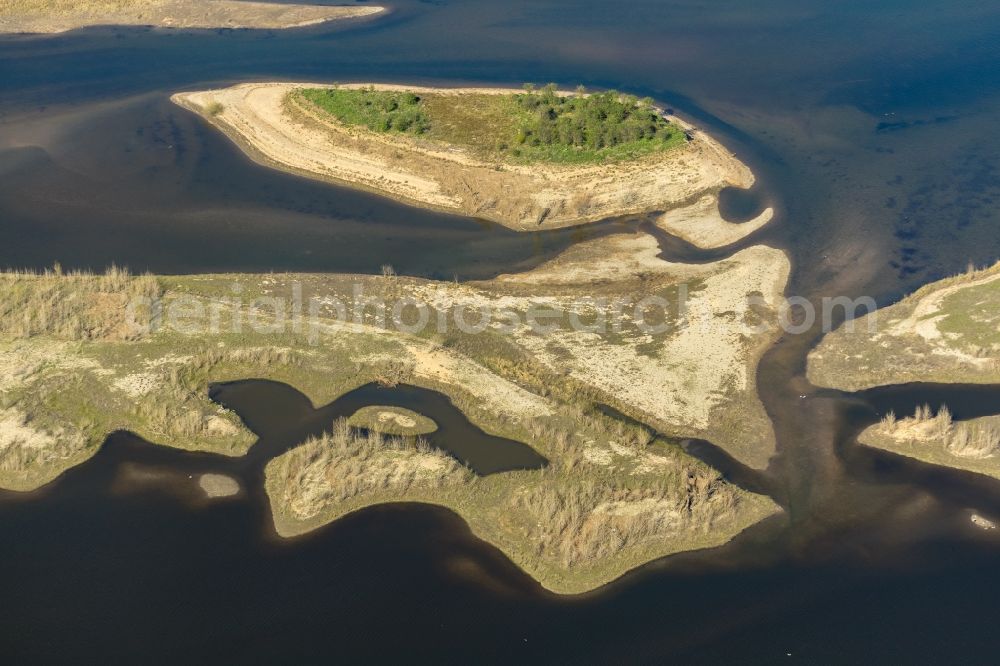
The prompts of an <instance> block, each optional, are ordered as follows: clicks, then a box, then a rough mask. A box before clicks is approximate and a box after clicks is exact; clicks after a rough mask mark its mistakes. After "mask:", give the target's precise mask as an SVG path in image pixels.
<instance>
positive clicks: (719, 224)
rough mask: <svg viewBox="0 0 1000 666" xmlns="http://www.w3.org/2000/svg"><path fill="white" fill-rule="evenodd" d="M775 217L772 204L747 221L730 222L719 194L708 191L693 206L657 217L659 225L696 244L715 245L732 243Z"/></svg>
mask: <svg viewBox="0 0 1000 666" xmlns="http://www.w3.org/2000/svg"><path fill="white" fill-rule="evenodd" d="M773 217H774V209H773V208H771V207H768V208H765V209H764V210H762V211H761V212H760V214H759V215H757V216H756V217H754V218H753V219H750V220H747V221H746V222H727V221H726V220H724V219H723V218H722V215H721V214H720V213H719V197H718V196H717V195H715V194H706V195H705V196H703V197H701V198H700V199H698V201H696V202H694V203H693V204H691V205H690V206H683V207H680V208H675V209H674V210H671V211H668V212H666V213H664V214H663V215H662V216H660V218H659V219H658V220H657V221H656V226H658V227H659V228H661V229H663V230H664V231H666V232H667V233H670V234H673V235H674V236H677V237H678V238H683V239H684V240H686V241H687V242H689V243H691V244H692V245H695V246H697V247H701V248H708V249H711V248H717V247H724V246H726V245H730V244H731V243H735V242H736V241H738V240H740V239H741V238H744V237H746V236H749V235H750V234H751V233H753V232H755V231H757V230H758V229H760V228H761V227H763V226H764V225H765V224H767V223H768V222H770V221H771V218H773Z"/></svg>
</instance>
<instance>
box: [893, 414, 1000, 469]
mask: <svg viewBox="0 0 1000 666" xmlns="http://www.w3.org/2000/svg"><path fill="white" fill-rule="evenodd" d="M878 429H879V431H880V432H881V433H882V434H884V435H887V436H889V437H892V438H893V439H895V440H898V441H909V442H911V443H912V442H919V441H933V440H936V441H939V442H940V443H941V446H943V447H944V449H945V450H946V451H947V452H948V453H950V454H951V455H953V456H958V457H959V458H989V457H990V456H992V455H993V454H995V453H997V452H998V451H1000V425H998V424H996V423H994V422H989V421H983V422H976V421H971V422H969V421H960V422H958V423H956V422H954V421H953V420H952V415H951V411H950V410H949V409H948V407H947V406H942V407H941V409H939V410H938V412H937V413H936V414H935V413H934V411H933V410H932V409H931V407H930V405H921V406H919V407H917V409H916V412H915V413H914V414H913V416H912V417H908V418H903V419H899V418H897V417H896V414H895V413H893V412H889V413H888V414H886V415H885V416H884V417H882V421H881V423H879V425H878Z"/></svg>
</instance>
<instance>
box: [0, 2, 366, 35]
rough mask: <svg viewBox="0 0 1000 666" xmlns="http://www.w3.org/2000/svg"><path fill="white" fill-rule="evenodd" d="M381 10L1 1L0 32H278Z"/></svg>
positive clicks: (249, 4) (239, 4) (238, 4)
mask: <svg viewBox="0 0 1000 666" xmlns="http://www.w3.org/2000/svg"><path fill="white" fill-rule="evenodd" d="M382 11H385V10H384V8H383V7H376V6H366V7H358V6H353V7H352V6H329V5H310V4H286V3H278V2H252V1H244V0H3V2H0V33H58V32H66V31H68V30H76V29H77V28H86V27H89V26H100V25H114V26H147V25H148V26H153V27H157V28H192V29H218V28H230V29H242V28H254V29H262V30H279V29H285V28H301V27H305V26H310V25H317V24H320V23H326V22H327V21H339V20H343V19H350V18H358V17H362V16H371V15H374V14H378V13H380V12H382Z"/></svg>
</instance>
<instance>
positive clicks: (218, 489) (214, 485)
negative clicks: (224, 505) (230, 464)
mask: <svg viewBox="0 0 1000 666" xmlns="http://www.w3.org/2000/svg"><path fill="white" fill-rule="evenodd" d="M198 485H199V486H200V487H201V489H202V490H204V491H205V494H206V495H208V496H209V497H232V496H233V495H236V494H238V493H239V492H240V484H239V482H238V481H237V480H236V479H234V478H233V477H231V476H226V475H225V474H202V475H201V476H199V477H198Z"/></svg>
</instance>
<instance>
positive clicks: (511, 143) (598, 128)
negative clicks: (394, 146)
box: [299, 85, 685, 163]
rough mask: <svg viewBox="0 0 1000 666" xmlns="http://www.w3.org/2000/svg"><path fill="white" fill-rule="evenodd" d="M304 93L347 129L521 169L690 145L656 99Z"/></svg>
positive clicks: (531, 93) (546, 93)
mask: <svg viewBox="0 0 1000 666" xmlns="http://www.w3.org/2000/svg"><path fill="white" fill-rule="evenodd" d="M299 94H300V95H301V97H302V99H304V100H306V101H307V102H309V103H311V104H313V105H314V106H316V107H318V108H319V109H321V110H322V111H324V112H326V113H328V114H330V115H332V116H333V117H334V118H336V119H337V120H339V121H340V122H342V123H345V124H347V125H354V126H359V127H364V128H366V129H368V130H369V131H372V132H377V133H400V134H408V135H412V136H419V137H422V138H427V139H432V140H436V141H441V142H444V143H449V144H453V145H461V146H465V147H468V148H472V149H474V150H476V151H477V152H480V153H481V154H483V155H484V156H486V157H493V158H496V157H500V158H504V159H508V160H511V161H515V162H554V163H595V162H598V163H599V162H616V161H622V160H628V159H634V158H636V157H639V156H641V155H645V154H648V153H652V152H656V151H661V150H666V149H668V148H670V147H673V146H675V145H679V144H681V143H683V142H684V140H685V137H684V132H683V131H681V130H680V129H679V128H678V127H676V126H674V125H672V124H671V123H670V122H669V121H668V120H667V119H666V118H664V117H663V116H662V115H660V113H658V112H657V110H656V109H655V108H654V106H653V102H652V100H650V99H648V98H647V99H641V100H640V99H637V98H635V97H633V96H631V95H622V94H620V93H617V92H615V91H609V92H604V93H596V94H590V95H587V94H585V93H584V92H583V90H582V89H580V90H578V92H577V94H575V95H561V94H559V93H557V92H556V88H555V86H554V85H548V86H545V87H544V88H543V89H542V90H541V91H535V90H534V89H532V88H531V87H530V86H527V87H526V90H525V92H523V93H511V94H509V95H503V94H486V93H470V94H464V95H453V94H447V93H429V94H420V95H418V94H416V93H413V92H406V91H382V90H375V89H374V88H358V89H345V88H308V89H305V90H302V91H300V93H299Z"/></svg>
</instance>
